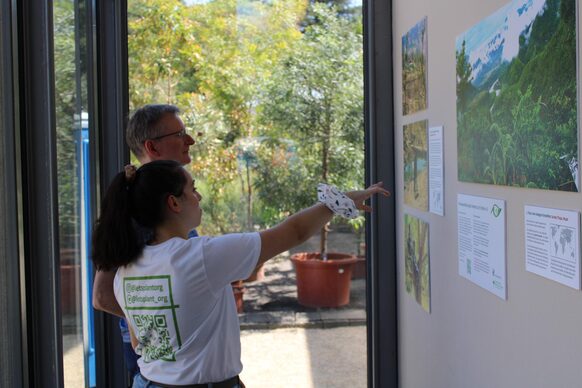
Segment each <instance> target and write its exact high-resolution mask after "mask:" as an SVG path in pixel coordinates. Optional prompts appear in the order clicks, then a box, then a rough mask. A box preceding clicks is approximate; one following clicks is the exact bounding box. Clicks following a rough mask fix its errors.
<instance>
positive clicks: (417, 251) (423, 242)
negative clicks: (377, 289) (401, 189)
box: [404, 214, 430, 313]
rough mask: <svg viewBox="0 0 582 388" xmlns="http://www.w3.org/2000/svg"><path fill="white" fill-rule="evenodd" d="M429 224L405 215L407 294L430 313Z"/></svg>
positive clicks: (405, 279) (405, 278)
mask: <svg viewBox="0 0 582 388" xmlns="http://www.w3.org/2000/svg"><path fill="white" fill-rule="evenodd" d="M428 250H429V246H428V223H427V222H424V221H422V220H421V219H418V218H416V217H413V216H411V215H409V214H404V271H405V276H404V281H405V284H406V292H408V293H409V294H410V295H411V296H412V297H413V298H414V299H415V300H416V302H417V303H418V304H419V305H421V306H422V308H423V309H424V310H426V312H429V313H430V256H429V251H428Z"/></svg>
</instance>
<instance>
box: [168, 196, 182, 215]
mask: <svg viewBox="0 0 582 388" xmlns="http://www.w3.org/2000/svg"><path fill="white" fill-rule="evenodd" d="M166 205H168V209H169V210H170V211H171V212H172V213H180V212H181V211H182V207H181V206H180V201H178V198H176V197H175V196H173V195H168V198H167V199H166Z"/></svg>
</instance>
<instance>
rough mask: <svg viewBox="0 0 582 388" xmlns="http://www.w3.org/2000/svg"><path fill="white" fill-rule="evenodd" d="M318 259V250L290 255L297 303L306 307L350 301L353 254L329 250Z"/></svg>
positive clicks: (337, 305) (340, 303)
mask: <svg viewBox="0 0 582 388" xmlns="http://www.w3.org/2000/svg"><path fill="white" fill-rule="evenodd" d="M327 257H328V260H327V261H323V260H321V255H320V254H319V253H317V252H304V253H296V254H294V255H293V256H291V261H292V262H293V264H294V266H295V275H296V280H297V299H298V301H299V304H301V305H303V306H308V307H339V306H344V305H346V304H348V303H350V284H351V279H352V266H353V264H354V263H355V262H356V261H357V260H358V259H357V258H356V257H355V256H354V255H349V254H344V253H328V255H327Z"/></svg>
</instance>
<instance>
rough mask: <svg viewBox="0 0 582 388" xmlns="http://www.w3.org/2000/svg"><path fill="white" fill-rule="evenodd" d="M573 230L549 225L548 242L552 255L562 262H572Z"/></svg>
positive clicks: (573, 254)
mask: <svg viewBox="0 0 582 388" xmlns="http://www.w3.org/2000/svg"><path fill="white" fill-rule="evenodd" d="M573 237H574V230H573V229H572V228H569V227H567V226H563V225H555V224H553V225H550V240H551V247H552V254H553V255H554V256H555V257H559V258H560V259H563V260H568V261H574V259H575V254H576V249H575V248H574V245H573V244H574V243H575V241H574V238H573Z"/></svg>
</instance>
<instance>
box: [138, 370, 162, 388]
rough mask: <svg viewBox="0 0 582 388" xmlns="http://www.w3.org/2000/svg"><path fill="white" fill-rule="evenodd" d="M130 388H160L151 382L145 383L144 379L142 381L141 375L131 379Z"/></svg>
mask: <svg viewBox="0 0 582 388" xmlns="http://www.w3.org/2000/svg"><path fill="white" fill-rule="evenodd" d="M131 387H132V388H161V387H160V386H159V385H156V384H154V383H152V382H151V381H147V380H146V379H144V378H143V377H142V375H141V373H138V374H136V375H135V377H134V378H133V385H132V386H131Z"/></svg>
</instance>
